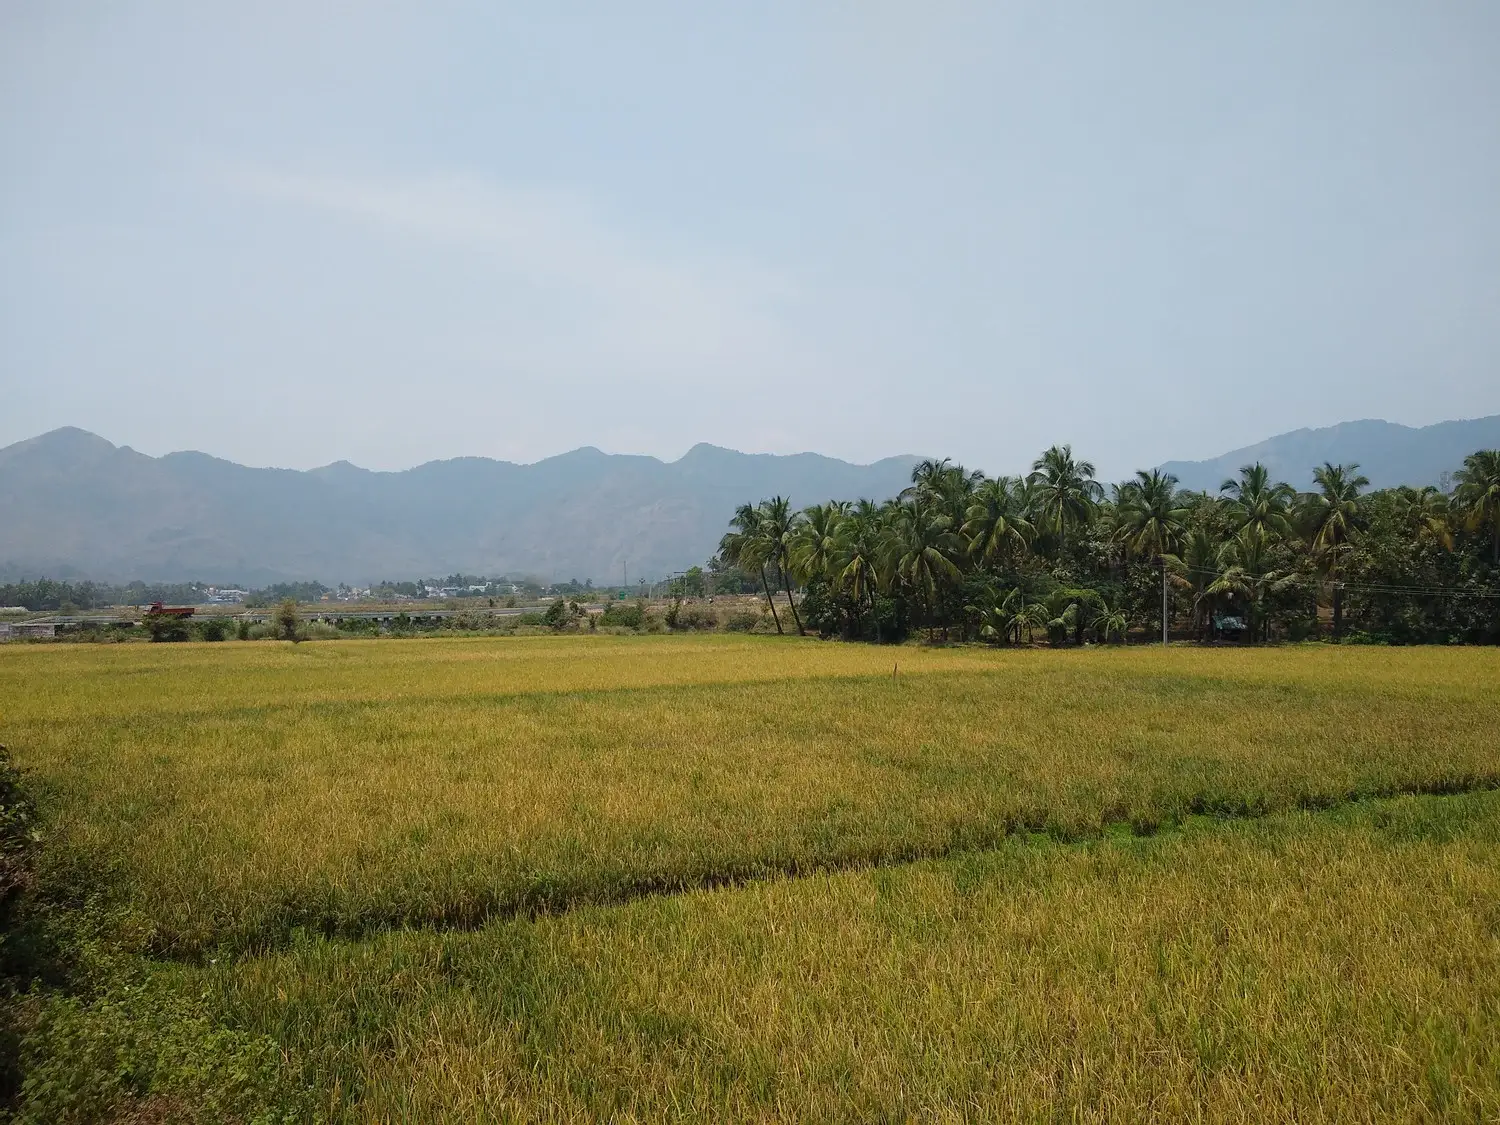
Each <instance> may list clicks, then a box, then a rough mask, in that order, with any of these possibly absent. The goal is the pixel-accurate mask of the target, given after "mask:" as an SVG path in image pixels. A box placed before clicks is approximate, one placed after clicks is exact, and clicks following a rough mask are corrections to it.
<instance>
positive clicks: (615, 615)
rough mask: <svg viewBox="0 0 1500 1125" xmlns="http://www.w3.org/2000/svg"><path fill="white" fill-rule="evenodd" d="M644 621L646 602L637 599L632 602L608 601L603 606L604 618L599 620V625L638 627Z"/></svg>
mask: <svg viewBox="0 0 1500 1125" xmlns="http://www.w3.org/2000/svg"><path fill="white" fill-rule="evenodd" d="M645 623H646V603H645V602H644V601H641V600H639V599H637V600H636V601H634V602H629V603H627V602H610V603H609V605H607V606H605V607H604V618H603V620H602V621H600V622H599V624H601V625H623V626H624V627H625V628H627V629H639V628H640V627H641V626H642V625H644V624H645Z"/></svg>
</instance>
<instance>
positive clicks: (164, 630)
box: [145, 613, 192, 642]
mask: <svg viewBox="0 0 1500 1125" xmlns="http://www.w3.org/2000/svg"><path fill="white" fill-rule="evenodd" d="M145 626H146V629H147V631H148V632H149V633H150V634H151V639H152V640H153V641H157V642H168V641H185V640H187V639H188V638H189V637H190V636H191V635H192V634H191V633H190V632H189V630H188V623H187V622H186V621H185V620H183V619H182V618H181V617H178V616H176V615H175V614H171V613H148V614H146V617H145Z"/></svg>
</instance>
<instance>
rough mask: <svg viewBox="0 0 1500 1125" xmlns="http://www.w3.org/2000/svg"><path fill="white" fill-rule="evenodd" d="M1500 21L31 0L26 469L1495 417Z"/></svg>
mask: <svg viewBox="0 0 1500 1125" xmlns="http://www.w3.org/2000/svg"><path fill="white" fill-rule="evenodd" d="M1497 60H1500V3H1496V2H1495V0H1467V2H1460V0H1432V2H1429V3H1418V2H1416V0H1406V2H1403V3H1387V2H1381V0H1341V2H1336V3H1334V2H1327V0H1295V2H1292V0H1288V2H1285V3H1253V4H1205V3H1202V2H1201V0H1192V2H1183V3H1163V2H1153V3H1149V4H1121V3H1115V2H1113V0H1100V2H1097V3H1067V2H1047V3H1037V4H1027V5H1011V4H1003V3H999V2H994V0H992V2H986V3H973V4H967V3H957V2H955V3H940V2H934V0H923V2H921V3H917V2H911V3H900V4H898V3H876V2H870V0H859V2H855V0H850V2H848V3H838V4H834V3H830V4H819V3H814V2H810V0H799V2H797V3H787V4H770V3H760V4H743V5H730V4H713V3H708V4H705V3H682V4H674V5H663V4H654V3H649V2H643V0H637V2H635V3H630V4H616V3H596V4H588V5H582V4H570V3H559V2H556V0H553V2H549V3H546V4H530V5H525V6H520V5H517V6H514V7H511V6H507V5H501V4H496V3H475V4H472V5H462V4H442V3H423V4H408V5H403V6H399V7H398V6H394V5H392V6H385V5H379V4H375V3H349V4H337V5H334V4H329V5H318V4H310V3H300V2H299V3H295V4H291V3H288V4H276V3H252V4H234V5H231V4H227V3H224V4H203V3H199V2H196V0H195V2H191V3H181V4H168V3H160V4H149V5H148V4H133V3H105V2H103V0H99V2H97V3H93V4H71V3H60V2H57V0H35V2H28V0H8V2H6V3H4V4H3V5H0V444H6V443H8V442H11V441H15V440H18V439H21V438H24V437H29V436H32V435H34V434H36V433H39V432H41V431H43V430H47V429H51V428H53V427H56V426H61V425H70V424H71V425H78V426H83V427H85V428H87V429H91V430H94V431H96V432H98V433H100V434H103V435H104V436H106V437H108V438H110V439H111V440H113V441H116V442H120V443H125V444H130V445H132V446H135V447H136V448H137V449H140V450H142V451H144V452H148V453H153V454H156V453H163V452H167V451H169V450H173V449H182V448H196V449H202V450H205V451H207V452H211V453H216V454H219V455H222V456H226V457H231V458H233V459H235V460H239V461H244V462H247V463H250V464H256V465H281V466H290V467H297V468H302V467H310V466H313V465H317V464H322V463H326V462H328V461H333V460H337V459H340V458H348V459H349V460H352V461H354V462H356V463H358V464H361V465H367V466H370V467H374V468H399V467H405V466H408V465H411V464H414V463H417V462H420V461H423V460H427V459H431V458H437V457H448V456H455V455H460V454H483V455H488V456H494V457H503V458H508V459H511V460H525V461H530V460H535V459H537V458H540V457H543V456H547V455H549V454H553V453H558V452H561V451H564V450H566V449H570V448H573V447H576V446H579V445H597V446H600V447H601V448H604V449H607V450H610V451H619V452H643V453H652V454H656V455H657V456H661V457H665V458H675V457H677V456H680V455H681V454H682V453H683V452H684V451H685V450H686V449H687V448H688V447H689V446H691V445H692V444H693V443H695V442H698V441H710V442H714V443H716V444H720V445H727V446H732V447H735V448H738V449H744V450H752V451H769V452H792V451H798V450H806V449H812V450H818V451H821V452H826V453H830V454H834V455H837V456H840V457H845V458H849V459H854V460H860V461H868V460H873V459H875V458H877V457H881V456H885V455H888V454H893V453H902V452H913V453H924V454H925V453H933V454H949V455H952V456H954V457H957V458H959V459H960V460H962V461H964V462H966V463H968V464H970V465H971V466H981V467H984V468H986V469H989V470H991V471H1013V470H1015V469H1017V468H1020V467H1022V465H1023V464H1024V463H1026V462H1028V461H1029V460H1030V458H1031V457H1032V456H1033V455H1034V454H1035V452H1036V451H1037V450H1038V449H1040V448H1041V447H1042V446H1043V445H1046V444H1049V443H1050V442H1052V441H1071V442H1072V443H1073V444H1074V446H1075V448H1076V449H1077V450H1078V451H1079V452H1081V453H1083V454H1086V455H1089V456H1091V457H1093V458H1094V460H1095V461H1097V462H1098V464H1099V467H1100V469H1101V470H1102V471H1103V472H1104V473H1105V474H1106V475H1109V476H1119V475H1122V474H1124V473H1125V472H1127V471H1128V470H1130V469H1132V468H1134V467H1136V466H1138V465H1145V464H1152V463H1156V462H1158V461H1161V460H1164V459H1167V458H1169V457H1203V456H1209V455H1213V454H1217V453H1221V452H1224V451H1225V450H1228V449H1230V448H1232V447H1234V446H1238V445H1243V444H1246V443H1248V442H1251V441H1254V440H1258V439H1260V438H1263V437H1266V436H1268V435H1270V434H1273V433H1277V432H1280V431H1283V430H1287V429H1293V428H1296V427H1299V426H1303V425H1326V424H1329V423H1333V422H1337V421H1342V420H1347V419H1352V418H1363V417H1382V418H1387V419H1390V420H1392V421H1399V422H1405V423H1408V424H1426V423H1429V422H1434V421H1439V420H1442V419H1446V418H1454V417H1472V416H1476V415H1482V414H1490V413H1496V412H1500V61H1497Z"/></svg>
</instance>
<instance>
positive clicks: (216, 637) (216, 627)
mask: <svg viewBox="0 0 1500 1125" xmlns="http://www.w3.org/2000/svg"><path fill="white" fill-rule="evenodd" d="M228 635H229V622H228V621H226V620H225V619H224V618H222V617H210V618H209V619H208V620H207V621H203V622H200V623H199V625H198V639H199V640H201V641H222V640H223V639H224V638H225V637H227V636H228Z"/></svg>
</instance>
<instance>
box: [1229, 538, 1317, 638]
mask: <svg viewBox="0 0 1500 1125" xmlns="http://www.w3.org/2000/svg"><path fill="white" fill-rule="evenodd" d="M1219 562H1220V565H1221V566H1222V568H1223V569H1222V571H1221V572H1220V574H1219V577H1218V578H1216V579H1214V582H1213V584H1212V585H1211V586H1209V588H1208V593H1210V594H1215V595H1227V596H1229V597H1233V598H1239V599H1241V600H1242V602H1243V604H1244V606H1245V610H1246V614H1245V617H1246V621H1245V625H1246V632H1247V633H1249V634H1250V637H1251V639H1252V640H1253V639H1255V638H1256V637H1257V636H1258V635H1259V634H1260V631H1261V630H1263V631H1264V633H1265V638H1264V639H1269V638H1270V617H1269V615H1268V614H1266V613H1265V612H1264V609H1265V606H1266V603H1267V601H1268V600H1269V599H1270V597H1271V595H1272V594H1276V593H1280V592H1281V591H1283V590H1287V589H1290V588H1291V587H1292V586H1293V585H1295V584H1296V582H1297V575H1296V574H1295V573H1293V572H1291V571H1288V570H1286V569H1283V568H1281V567H1279V566H1278V560H1277V558H1276V556H1275V553H1274V551H1273V550H1272V542H1271V539H1270V537H1269V536H1267V535H1264V534H1262V533H1261V532H1259V531H1256V530H1254V529H1253V528H1250V527H1246V528H1244V529H1243V530H1242V531H1241V532H1240V533H1239V534H1238V535H1236V536H1235V537H1234V538H1233V539H1231V540H1230V541H1229V542H1228V543H1225V544H1224V547H1223V548H1222V550H1221V551H1220V552H1219Z"/></svg>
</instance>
